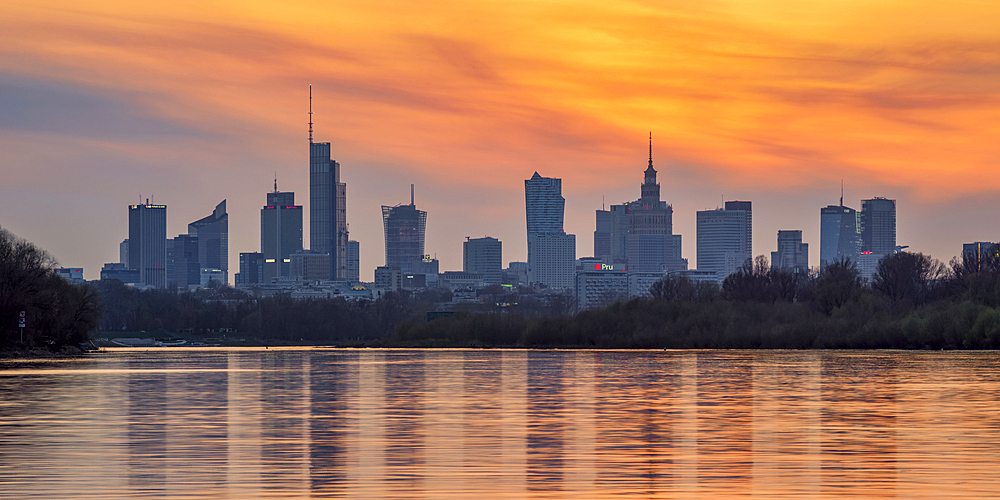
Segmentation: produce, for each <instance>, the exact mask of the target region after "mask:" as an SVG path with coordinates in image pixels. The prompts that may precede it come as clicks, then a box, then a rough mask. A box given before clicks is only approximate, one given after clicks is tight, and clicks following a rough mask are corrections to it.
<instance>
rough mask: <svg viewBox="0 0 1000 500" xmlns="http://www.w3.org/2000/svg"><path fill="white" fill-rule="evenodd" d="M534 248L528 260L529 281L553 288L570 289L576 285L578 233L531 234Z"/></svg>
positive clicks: (530, 243)
mask: <svg viewBox="0 0 1000 500" xmlns="http://www.w3.org/2000/svg"><path fill="white" fill-rule="evenodd" d="M528 244H529V245H530V246H531V248H533V249H534V250H532V252H531V254H530V256H529V260H528V281H529V282H531V283H540V284H543V285H546V286H548V287H549V288H551V289H553V290H568V289H572V288H573V286H574V281H573V275H574V274H575V273H576V235H575V234H566V233H563V232H558V233H542V234H529V235H528Z"/></svg>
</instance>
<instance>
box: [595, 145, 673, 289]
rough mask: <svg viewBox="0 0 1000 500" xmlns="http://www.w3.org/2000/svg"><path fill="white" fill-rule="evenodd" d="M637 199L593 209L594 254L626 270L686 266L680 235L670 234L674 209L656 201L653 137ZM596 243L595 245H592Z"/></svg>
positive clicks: (643, 270)
mask: <svg viewBox="0 0 1000 500" xmlns="http://www.w3.org/2000/svg"><path fill="white" fill-rule="evenodd" d="M639 189H640V191H639V192H640V198H639V199H638V200H636V201H633V202H630V203H625V204H622V205H612V206H611V207H610V210H598V211H597V226H598V227H597V231H596V232H595V241H606V242H607V243H606V244H603V245H600V247H597V248H595V249H594V250H595V254H596V255H595V257H597V258H600V259H601V260H603V261H604V262H606V263H608V264H612V265H615V266H616V267H626V266H627V268H628V270H629V272H663V271H679V270H686V269H687V260H686V259H683V258H681V235H679V234H673V226H674V223H673V219H674V209H673V207H672V206H670V205H668V204H667V202H665V201H661V200H660V185H659V184H658V183H657V182H656V169H654V168H653V137H652V134H650V138H649V164H648V165H647V167H646V171H645V172H644V174H643V181H642V184H641V185H640V188H639ZM595 246H596V245H595Z"/></svg>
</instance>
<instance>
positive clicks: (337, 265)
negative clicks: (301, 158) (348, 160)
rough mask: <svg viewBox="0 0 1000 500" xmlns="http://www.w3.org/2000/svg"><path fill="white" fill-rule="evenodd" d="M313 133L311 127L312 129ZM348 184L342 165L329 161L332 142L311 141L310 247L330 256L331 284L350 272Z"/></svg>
mask: <svg viewBox="0 0 1000 500" xmlns="http://www.w3.org/2000/svg"><path fill="white" fill-rule="evenodd" d="M310 129H311V127H310ZM348 240H349V239H348V233H347V184H345V183H343V182H340V163H338V162H337V161H335V160H333V159H332V158H331V157H330V143H329V142H312V133H311V131H310V139H309V247H310V250H314V251H316V252H319V253H325V254H328V255H330V277H329V279H331V280H339V279H342V277H346V276H347V274H348V272H347V242H348Z"/></svg>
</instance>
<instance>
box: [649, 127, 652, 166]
mask: <svg viewBox="0 0 1000 500" xmlns="http://www.w3.org/2000/svg"><path fill="white" fill-rule="evenodd" d="M649 168H653V132H652V131H650V132H649Z"/></svg>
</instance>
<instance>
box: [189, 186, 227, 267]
mask: <svg viewBox="0 0 1000 500" xmlns="http://www.w3.org/2000/svg"><path fill="white" fill-rule="evenodd" d="M188 234H189V235H191V236H192V237H194V238H196V239H197V241H198V254H197V260H198V262H199V263H200V264H201V267H202V268H205V269H218V270H220V271H222V275H223V276H224V277H225V280H226V283H228V282H229V214H227V213H226V200H222V202H221V203H219V204H218V205H216V206H215V210H213V211H212V214H211V215H209V216H207V217H203V218H201V219H198V220H196V221H194V222H192V223H190V224H188Z"/></svg>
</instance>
